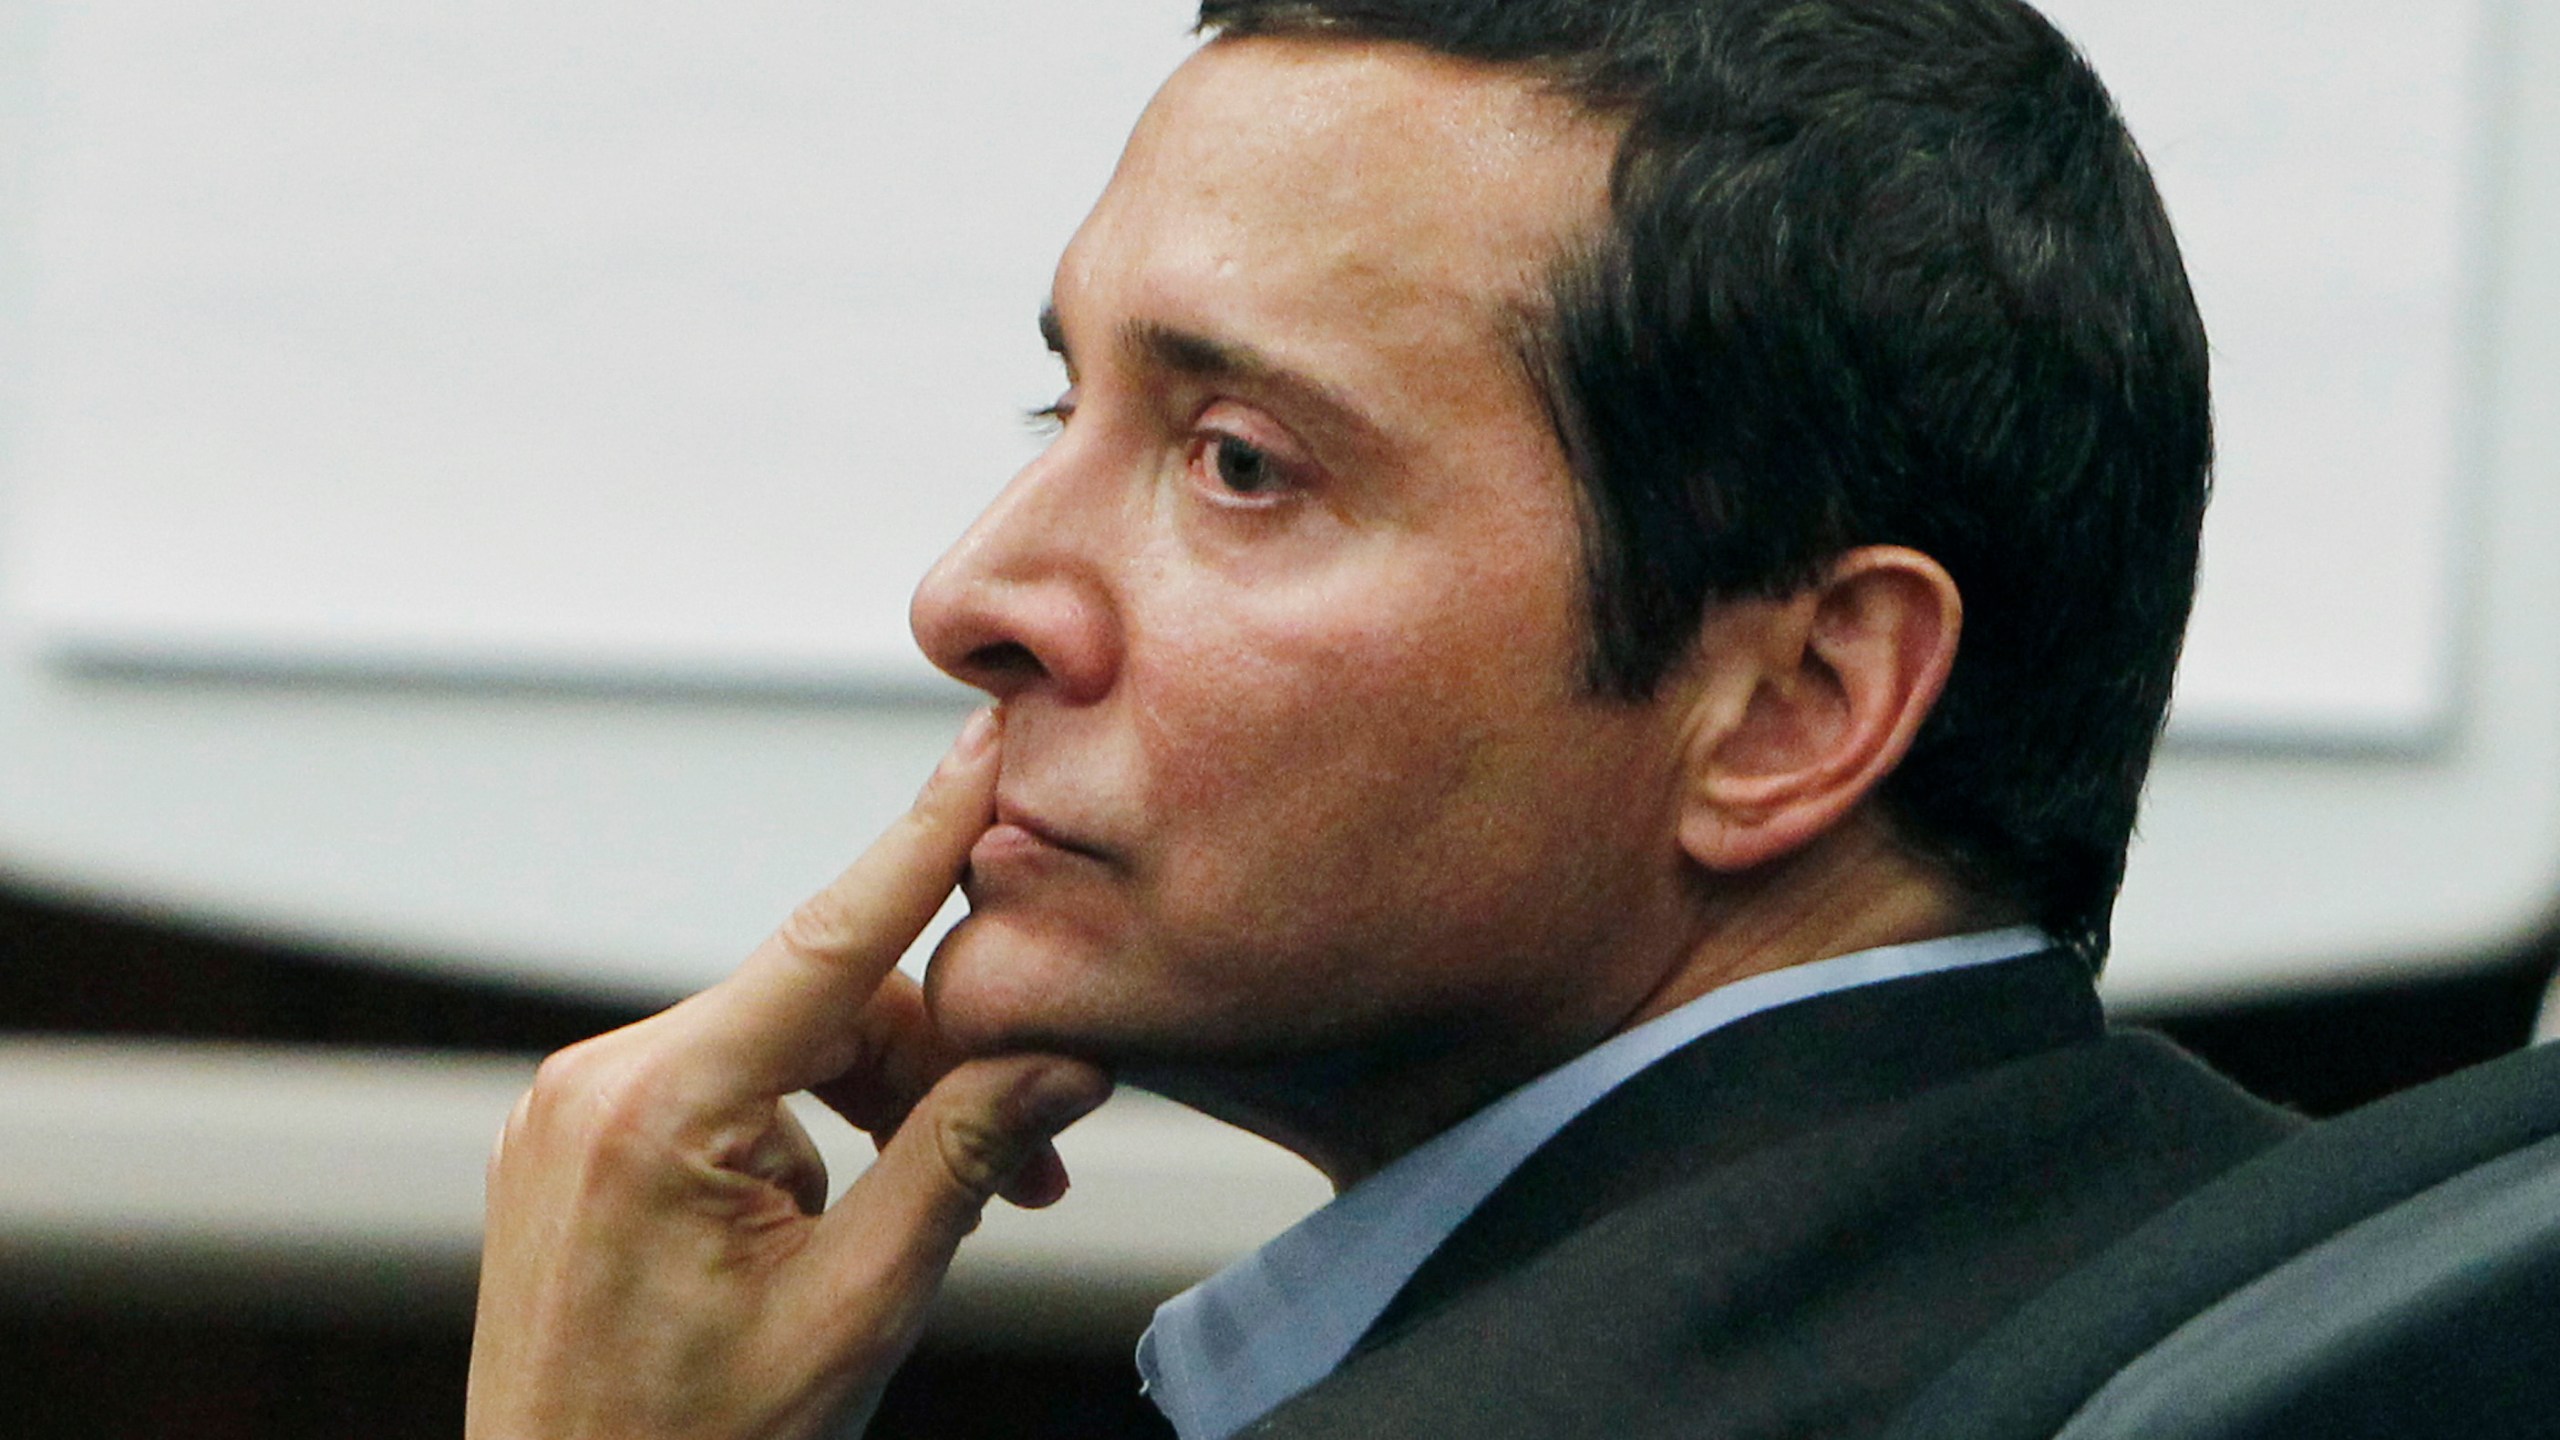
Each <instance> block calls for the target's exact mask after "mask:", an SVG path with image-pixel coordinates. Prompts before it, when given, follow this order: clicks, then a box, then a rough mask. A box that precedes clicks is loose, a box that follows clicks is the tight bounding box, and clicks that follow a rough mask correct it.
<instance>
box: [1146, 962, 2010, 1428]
mask: <svg viewBox="0 0 2560 1440" xmlns="http://www.w3.org/2000/svg"><path fill="white" fill-rule="evenodd" d="M2052 944H2053V942H2052V941H2051V940H2049V939H2047V938H2046V937H2045V935H2044V933H2043V932H2042V931H2040V930H2038V929H2036V928H2035V927H2033V926H2031V925H2020V926H2012V927H2010V928H2008V929H2005V930H1988V931H1983V932H1980V933H1977V934H1972V935H1955V936H1949V937H1946V938H1944V939H1938V940H1923V941H1919V942H1917V943H1914V944H1909V945H1887V946H1883V947H1881V948H1879V949H1874V950H1861V951H1858V952H1856V953H1854V954H1849V955H1840V956H1835V957H1833V958H1831V959H1828V960H1817V961H1814V962H1812V963H1811V964H1806V965H1795V966H1790V967H1788V968H1787V969H1784V970H1773V971H1770V972H1769V973H1767V974H1765V975H1754V976H1752V977H1750V978H1749V979H1746V980H1737V981H1735V982H1734V983H1733V984H1731V985H1727V986H1724V987H1723V988H1721V989H1718V990H1711V991H1709V992H1708V993H1706V994H1705V995H1702V996H1700V997H1698V998H1697V999H1695V1000H1692V1001H1690V1002H1689V1003H1688V1004H1686V1005H1683V1006H1681V1007H1680V1008H1679V1009H1677V1010H1674V1011H1672V1012H1671V1013H1670V1014H1668V1015H1663V1016H1659V1017H1656V1018H1655V1019H1653V1020H1650V1021H1647V1022H1646V1023H1644V1024H1642V1025H1639V1026H1637V1027H1636V1028H1634V1029H1632V1030H1629V1031H1627V1032H1626V1033H1624V1034H1622V1035H1616V1036H1612V1037H1611V1038H1610V1039H1609V1040H1608V1041H1607V1042H1605V1043H1603V1044H1601V1045H1599V1046H1596V1047H1594V1048H1593V1049H1591V1050H1588V1051H1585V1052H1584V1053H1583V1054H1581V1055H1579V1056H1577V1057H1575V1058H1574V1059H1573V1060H1571V1061H1569V1062H1567V1063H1566V1064H1564V1065H1562V1066H1559V1067H1558V1068H1556V1069H1554V1070H1550V1071H1548V1072H1547V1073H1546V1074H1544V1075H1542V1076H1540V1077H1538V1078H1537V1079H1535V1080H1532V1081H1530V1082H1529V1083H1528V1084H1526V1085H1524V1086H1522V1087H1520V1088H1519V1089H1517V1090H1514V1091H1512V1092H1511V1093H1510V1094H1508V1095H1506V1096H1504V1097H1503V1098H1501V1099H1500V1100H1497V1101H1495V1102H1494V1103H1492V1104H1491V1105H1488V1106H1486V1107H1485V1108H1484V1109H1482V1110H1479V1111H1477V1112H1476V1113H1475V1114H1474V1115H1472V1116H1469V1117H1468V1118H1467V1119H1465V1120H1463V1121H1461V1122H1459V1123H1458V1124H1457V1125H1456V1126H1453V1127H1452V1128H1450V1129H1448V1130H1446V1131H1443V1132H1442V1133H1441V1134H1439V1135H1437V1136H1435V1137H1433V1138H1432V1139H1431V1140H1430V1141H1428V1142H1427V1143H1425V1144H1423V1145H1421V1146H1419V1147H1417V1148H1415V1149H1413V1150H1411V1151H1408V1152H1406V1153H1405V1154H1404V1155H1402V1156H1400V1157H1398V1158H1397V1159H1396V1160H1395V1162H1394V1163H1392V1164H1390V1165H1388V1166H1386V1167H1385V1168H1384V1169H1382V1170H1380V1171H1378V1172H1377V1173H1376V1174H1374V1175H1371V1176H1370V1177H1369V1178H1367V1179H1366V1180H1363V1181H1361V1182H1360V1183H1359V1184H1357V1185H1354V1186H1352V1187H1351V1188H1350V1189H1349V1190H1346V1191H1344V1192H1342V1193H1341V1194H1340V1195H1337V1196H1335V1197H1334V1199H1333V1201H1332V1203H1330V1204H1328V1205H1326V1206H1325V1207H1324V1208H1323V1209H1320V1210H1318V1211H1316V1212H1315V1213H1314V1214H1312V1215H1309V1216H1308V1217H1307V1218H1306V1219H1304V1220H1301V1221H1299V1222H1298V1223H1297V1224H1296V1225H1294V1226H1292V1227H1290V1228H1289V1229H1288V1230H1286V1231H1284V1232H1282V1233H1281V1234H1280V1235H1279V1236H1278V1237H1276V1238H1275V1239H1273V1240H1272V1241H1271V1242H1270V1243H1269V1244H1267V1245H1265V1246H1263V1247H1262V1248H1261V1249H1259V1250H1256V1251H1255V1252H1253V1253H1252V1254H1250V1255H1248V1256H1246V1257H1244V1258H1243V1259H1241V1260H1239V1261H1237V1262H1236V1263H1235V1264H1233V1265H1230V1266H1228V1267H1227V1268H1226V1269H1224V1270H1221V1271H1219V1272H1218V1273H1217V1274H1215V1275H1213V1276H1210V1277H1209V1278H1208V1279H1207V1280H1204V1281H1202V1282H1201V1283H1200V1284H1198V1285H1195V1286H1193V1287H1192V1288H1190V1289H1188V1290H1185V1291H1183V1292H1182V1293H1181V1294H1179V1295H1176V1296H1174V1297H1173V1298H1172V1299H1170V1300H1168V1301H1166V1302H1165V1303H1164V1304H1163V1305H1161V1306H1159V1307H1157V1310H1156V1317H1155V1323H1154V1324H1152V1325H1150V1326H1148V1327H1147V1333H1146V1334H1145V1335H1144V1336H1142V1337H1140V1339H1139V1341H1138V1373H1139V1374H1140V1375H1141V1376H1142V1377H1143V1378H1144V1379H1145V1381H1146V1391H1147V1395H1148V1397H1149V1398H1150V1399H1152V1400H1153V1401H1154V1402H1155V1404H1156V1408H1158V1409H1160V1410H1162V1411H1163V1412H1164V1414H1165V1417H1166V1418H1167V1419H1169V1420H1171V1421H1172V1422H1173V1428H1174V1430H1175V1431H1176V1432H1177V1433H1179V1434H1180V1435H1181V1437H1182V1440H1226V1437H1228V1436H1230V1435H1233V1434H1234V1433H1235V1432H1237V1431H1238V1430H1241V1429H1243V1428H1244V1427H1245V1426H1247V1425H1250V1424H1252V1423H1253V1422H1254V1421H1255V1420H1258V1419H1260V1418H1261V1417H1262V1416H1264V1415H1266V1414H1268V1413H1270V1411H1271V1410H1272V1409H1273V1408H1274V1407H1275V1406H1277V1405H1279V1404H1280V1402H1281V1401H1283V1400H1286V1399H1288V1398H1289V1397H1290V1396H1292V1395H1295V1394H1297V1393H1298V1392H1299V1391H1301V1390H1304V1389H1306V1388H1307V1387H1308V1386H1310V1385H1313V1384H1315V1383H1316V1382H1317V1381H1319V1380H1322V1379H1323V1378H1324V1377H1325V1376H1327V1375H1330V1374H1332V1373H1333V1370H1334V1367H1335V1366H1337V1365H1340V1364H1341V1363H1342V1361H1343V1358H1344V1357H1345V1356H1347V1355H1349V1354H1350V1353H1351V1347H1352V1346H1353V1345H1354V1344H1356V1343H1357V1342H1358V1341H1359V1339H1360V1336H1361V1335H1362V1334H1363V1333H1364V1332H1365V1331H1367V1330H1368V1328H1369V1326H1370V1325H1371V1324H1372V1323H1373V1322H1374V1321H1376V1320H1377V1318H1378V1316H1379V1315H1381V1314H1383V1313H1384V1312H1385V1311H1386V1308H1387V1303H1388V1302H1389V1301H1390V1300H1393V1299H1394V1298H1395V1294H1396V1292H1397V1291H1398V1290H1401V1289H1403V1288H1404V1283H1405V1282H1406V1281H1407V1280H1410V1279H1412V1278H1413V1273H1414V1272H1415V1271H1416V1270H1418V1269H1420V1268H1421V1267H1422V1262H1423V1261H1424V1260H1425V1259H1428V1258H1429V1257H1430V1255H1431V1252H1432V1251H1434V1250H1437V1249H1438V1248H1439V1247H1440V1244H1441V1242H1442V1241H1444V1240H1447V1239H1448V1238H1449V1236H1450V1234H1451V1232H1453V1231H1455V1230H1456V1229H1457V1228H1458V1225H1459V1223H1460V1222H1461V1221H1463V1220H1465V1219H1466V1218H1467V1216H1469V1215H1470V1214H1472V1213H1474V1211H1475V1209H1476V1207H1477V1206H1479V1205H1481V1204H1483V1203H1484V1201H1485V1197H1487V1196H1489V1195H1491V1194H1492V1193H1493V1192H1494V1189H1495V1188H1496V1187H1497V1186H1499V1185H1501V1183H1502V1182H1503V1181H1504V1180H1505V1179H1506V1178H1508V1177H1509V1176H1510V1174H1511V1172H1512V1171H1514V1170H1516V1169H1518V1168H1520V1165H1521V1163H1522V1162H1523V1161H1525V1160H1527V1159H1528V1158H1529V1155H1530V1152H1532V1151H1534V1150H1536V1149H1537V1148H1538V1147H1539V1146H1540V1145H1543V1144H1545V1143H1546V1142H1547V1140H1548V1139H1549V1138H1550V1137H1552V1136H1553V1135H1554V1134H1555V1133H1556V1132H1557V1131H1558V1130H1561V1129H1563V1128H1564V1127H1565V1125H1566V1123H1567V1122H1569V1121H1571V1120H1572V1119H1573V1117H1575V1116H1576V1115H1579V1114H1581V1113H1582V1112H1583V1111H1585V1110H1587V1109H1589V1108H1590V1107H1591V1106H1592V1105H1593V1104H1594V1103H1595V1102H1597V1101H1598V1100H1599V1099H1600V1097H1602V1096H1603V1095H1606V1094H1608V1093H1609V1092H1610V1091H1612V1090H1614V1089H1616V1088H1617V1087H1618V1086H1619V1085H1620V1084H1621V1083H1622V1082H1624V1081H1626V1080H1627V1079H1628V1078H1629V1077H1631V1076H1633V1075H1635V1074H1636V1073H1637V1072H1638V1071H1640V1070H1642V1069H1644V1068H1645V1067H1646V1066H1648V1065H1651V1064H1652V1063H1653V1062H1655V1061H1656V1060H1659V1059H1661V1058H1663V1057H1664V1056H1666V1055H1668V1054H1670V1053H1671V1052H1672V1051H1674V1050H1677V1049H1679V1048H1680V1047H1682V1046H1683V1045H1686V1044H1688V1043H1689V1042H1690V1041H1692V1040H1695V1039H1697V1038H1698V1037H1699V1036H1701V1035H1704V1034H1706V1033H1708V1032H1709V1031H1711V1030H1715V1029H1719V1028H1721V1027H1723V1026H1726V1025H1730V1024H1732V1023H1733V1022H1734V1021H1736V1020H1740V1019H1742V1018H1744V1017H1745V1016H1749V1015H1756V1014H1759V1013H1760V1012H1762V1011H1764V1010H1774V1009H1776V1008H1778V1007H1779V1006H1781V1005H1792V1004H1794V1003H1796V1002H1797V1001H1799V1000H1810V999H1812V998H1814V997H1815V996H1817V995H1830V994H1834V993H1836V992H1838V991H1842V990H1848V989H1853V988H1855V987H1857V986H1860V985H1873V984H1877V983H1879V982H1881V981H1886V980H1901V979H1906V978H1908V977H1911V976H1915V975H1926V974H1930V973H1932V972H1935V971H1940V970H1955V969H1959V968H1962V967H1964V966H1967V965H1987V964H1990V963H1992V962H1994V961H1998V960H2009V959H2014V958H2016V957H2018V956H2021V955H2030V954H2033V953H2035V952H2037V951H2039V950H2046V949H2050V948H2052Z"/></svg>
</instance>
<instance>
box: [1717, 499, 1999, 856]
mask: <svg viewBox="0 0 2560 1440" xmlns="http://www.w3.org/2000/svg"><path fill="white" fill-rule="evenodd" d="M1963 625H1964V601H1963V598H1962V597H1961V596H1960V595H1959V594H1958V593H1957V591H1956V585H1955V581H1954V579H1953V578H1951V577H1950V576H1949V575H1948V574H1947V572H1946V569H1945V567H1943V566H1941V565H1939V564H1938V562H1937V561H1935V560H1932V559H1930V558H1929V557H1928V556H1926V555H1923V554H1921V553H1920V552H1918V551H1916V550H1907V549H1904V548H1902V547H1901V546H1897V545H1871V546H1865V547H1861V548H1859V549H1856V550H1851V551H1849V552H1848V553H1846V554H1844V555H1842V556H1840V557H1839V559H1837V560H1836V561H1834V562H1832V564H1831V566H1830V568H1829V569H1828V570H1826V571H1825V572H1824V574H1823V576H1822V578H1821V579H1820V580H1819V581H1817V582H1816V583H1815V584H1813V585H1811V586H1808V587H1807V588H1805V589H1803V590H1801V591H1798V592H1796V593H1795V594H1793V595H1789V596H1785V597H1783V598H1780V599H1775V600H1765V601H1739V602H1734V603H1730V604H1726V605H1720V606H1717V607H1715V609H1714V610H1712V611H1711V612H1710V613H1709V615H1708V617H1707V620H1706V623H1705V625H1704V626H1703V627H1702V630H1701V634H1700V637H1699V643H1700V651H1699V657H1698V664H1699V666H1700V667H1701V672H1700V673H1701V683H1700V684H1699V686H1698V687H1697V689H1696V690H1695V691H1694V692H1693V693H1694V694H1695V697H1696V698H1695V701H1694V708H1693V710H1692V712H1691V715H1690V717H1689V723H1690V729H1689V733H1688V735H1687V736H1686V744H1685V749H1684V751H1683V763H1684V765H1685V767H1686V776H1685V779H1686V793H1685V794H1684V796H1683V799H1682V805H1681V813H1680V843H1681V848H1682V849H1684V850H1686V851H1687V852H1688V854H1689V856H1690V858H1691V859H1693V860H1695V861H1697V862H1698V863H1699V864H1700V865H1703V866H1705V867H1706V868H1708V869H1709V870H1716V871H1725V872H1734V871H1742V870H1748V869H1751V868H1752V867H1754V866H1758V865H1761V864H1765V863H1767V862H1768V861H1771V860H1774V859H1777V858H1779V857H1780V856H1783V855H1786V854H1789V853H1791V852H1793V851H1795V850H1797V849H1800V848H1802V847H1803V846H1804V845H1806V844H1808V843H1809V842H1811V841H1812V840H1814V839H1815V838H1816V837H1818V836H1821V835H1823V834H1825V833H1827V832H1829V831H1830V830H1831V829H1832V828H1833V827H1835V826H1837V825H1839V824H1840V823H1841V821H1842V820H1843V818H1845V817H1846V816H1848V815H1849V814H1850V813H1851V812H1852V811H1854V810H1856V809H1857V807H1858V806H1859V804H1860V803H1861V802H1862V801H1864V800H1865V799H1866V798H1867V797H1868V796H1869V795H1871V794H1873V793H1874V792H1875V789H1876V787H1877V786H1878V785H1880V784H1882V783H1883V781H1884V778H1885V776H1887V775H1889V774H1891V773H1892V771H1893V767H1894V766H1896V765H1898V764H1900V763H1901V761H1902V757H1903V754H1904V753H1905V752H1906V751H1908V750H1909V749H1910V748H1911V737H1912V736H1913V735H1915V734H1917V733H1918V732H1919V729H1920V723H1921V722H1922V721H1923V720H1925V719H1927V718H1928V715H1929V711H1930V709H1931V707H1933V706H1934V705H1936V704H1937V702H1938V694H1939V692H1940V691H1941V690H1943V689H1944V688H1945V687H1946V683H1947V672H1948V671H1949V670H1950V669H1952V668H1953V667H1954V665H1955V657H1956V638H1957V636H1958V634H1959V633H1960V632H1961V631H1962V629H1963Z"/></svg>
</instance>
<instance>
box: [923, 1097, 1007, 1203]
mask: <svg viewBox="0 0 2560 1440" xmlns="http://www.w3.org/2000/svg"><path fill="white" fill-rule="evenodd" d="M933 1135H934V1141H935V1143H936V1145H937V1146H938V1147H939V1148H940V1151H941V1154H942V1167H943V1169H944V1170H946V1171H948V1172H949V1173H950V1175H951V1179H952V1181H953V1183H955V1184H957V1185H958V1186H959V1187H960V1188H961V1189H962V1190H964V1191H966V1192H968V1194H969V1195H970V1196H971V1197H972V1198H974V1199H977V1200H980V1201H985V1200H987V1199H990V1198H992V1197H993V1196H994V1195H995V1193H996V1191H997V1189H998V1188H1000V1187H1001V1186H1002V1185H1003V1184H1004V1182H1005V1180H1006V1179H1007V1178H1008V1177H1010V1176H1011V1175H1012V1174H1013V1171H1014V1169H1015V1168H1016V1166H1017V1165H1018V1164H1019V1163H1020V1161H1021V1159H1022V1147H1021V1146H1020V1145H1019V1144H1017V1143H1016V1142H1015V1140H1014V1138H1013V1137H1012V1136H1011V1135H1009V1134H1007V1133H1006V1132H1005V1131H1004V1130H1002V1129H1000V1128H999V1127H997V1126H996V1125H995V1124H994V1123H993V1122H992V1121H990V1120H988V1119H987V1118H986V1117H984V1116H979V1115H957V1114H946V1115H943V1116H940V1117H938V1118H937V1119H936V1121H935V1124H934V1127H933Z"/></svg>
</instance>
